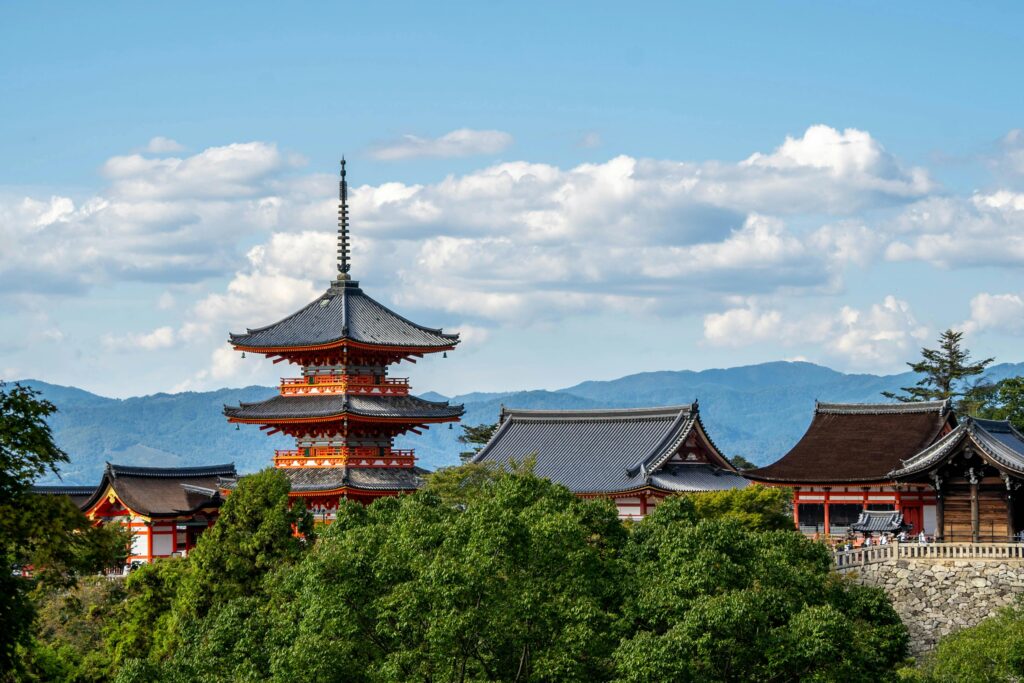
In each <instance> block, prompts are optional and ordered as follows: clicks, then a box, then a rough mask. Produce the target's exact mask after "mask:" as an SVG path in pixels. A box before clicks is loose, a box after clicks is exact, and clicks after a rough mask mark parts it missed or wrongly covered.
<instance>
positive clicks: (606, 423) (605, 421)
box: [473, 403, 749, 519]
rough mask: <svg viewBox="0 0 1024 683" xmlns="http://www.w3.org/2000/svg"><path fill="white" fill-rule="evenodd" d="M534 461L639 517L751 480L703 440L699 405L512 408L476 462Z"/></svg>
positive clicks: (582, 491)
mask: <svg viewBox="0 0 1024 683" xmlns="http://www.w3.org/2000/svg"><path fill="white" fill-rule="evenodd" d="M530 457H533V458H535V465H534V472H535V473H536V474H537V475H538V476H541V477H546V478H548V479H550V480H552V481H554V482H556V483H559V484H563V485H564V486H566V487H567V488H568V489H569V490H570V491H572V492H573V493H575V494H576V495H578V496H581V497H585V498H589V497H598V496H600V497H606V498H611V499H612V500H614V501H615V505H616V506H617V507H618V510H619V517H620V518H622V519H641V518H643V517H644V516H645V515H646V514H647V513H648V512H649V511H650V510H652V509H653V508H654V507H655V506H656V505H657V504H658V502H659V501H661V500H662V499H664V498H665V497H666V496H668V495H672V494H675V493H682V492H693V491H715V490H721V489H733V488H742V487H744V486H747V485H748V483H749V482H747V480H746V479H744V478H743V477H742V476H741V475H739V474H738V473H737V472H736V468H735V467H733V465H732V463H730V462H729V461H728V459H726V457H725V456H724V455H722V453H721V452H720V451H719V450H718V448H717V447H716V446H715V444H714V442H713V441H712V440H711V439H710V438H709V437H708V434H707V430H705V428H704V424H703V423H702V422H701V419H700V411H699V409H698V406H697V404H696V403H693V404H691V405H684V406H674V407H666V408H632V409H622V410H509V409H505V408H503V409H502V411H501V417H500V424H499V426H498V429H497V431H495V433H494V436H493V437H492V438H491V440H490V441H489V442H488V443H487V445H485V446H484V447H483V449H481V450H480V452H479V453H477V454H476V455H475V456H474V458H473V462H478V463H493V464H495V465H497V466H505V465H507V464H509V462H510V461H514V462H522V461H523V460H525V459H526V458H530Z"/></svg>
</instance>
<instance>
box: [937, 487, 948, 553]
mask: <svg viewBox="0 0 1024 683" xmlns="http://www.w3.org/2000/svg"><path fill="white" fill-rule="evenodd" d="M945 538H946V502H945V498H944V497H943V495H942V489H936V490H935V540H937V541H942V540H943V539H945Z"/></svg>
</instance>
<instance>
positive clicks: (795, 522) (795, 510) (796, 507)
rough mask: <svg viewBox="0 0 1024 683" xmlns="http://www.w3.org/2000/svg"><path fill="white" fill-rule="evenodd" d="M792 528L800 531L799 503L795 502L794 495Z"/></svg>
mask: <svg viewBox="0 0 1024 683" xmlns="http://www.w3.org/2000/svg"><path fill="white" fill-rule="evenodd" d="M793 526H794V527H796V528H797V529H800V503H798V502H796V494H793Z"/></svg>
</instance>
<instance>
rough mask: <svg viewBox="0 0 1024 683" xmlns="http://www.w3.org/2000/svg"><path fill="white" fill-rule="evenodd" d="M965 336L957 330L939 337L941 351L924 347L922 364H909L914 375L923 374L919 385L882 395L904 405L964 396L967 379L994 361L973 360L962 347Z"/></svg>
mask: <svg viewBox="0 0 1024 683" xmlns="http://www.w3.org/2000/svg"><path fill="white" fill-rule="evenodd" d="M963 336H964V333H963V332H957V331H954V330H946V331H945V332H943V333H942V334H941V335H940V336H939V348H937V349H929V348H923V349H921V360H920V361H918V362H916V363H907V365H909V366H910V368H911V369H912V370H913V371H914V372H916V373H917V374H919V375H922V377H921V379H920V380H918V382H917V384H915V385H914V386H910V387H902V388H901V391H902V392H903V394H896V393H894V392H891V391H883V392H882V395H883V396H885V397H886V398H894V399H897V400H899V401H903V402H905V403H911V402H916V401H941V400H945V399H955V398H958V397H962V396H964V395H965V394H966V393H967V391H968V390H969V387H967V386H966V380H968V379H969V378H971V377H976V376H978V375H980V374H982V373H983V372H985V368H987V367H988V366H989V365H990V364H991V363H992V361H993V360H995V359H994V358H985V359H982V360H980V361H972V360H971V354H970V352H969V351H968V350H967V349H966V348H964V347H963V344H962V342H963Z"/></svg>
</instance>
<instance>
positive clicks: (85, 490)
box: [32, 484, 96, 508]
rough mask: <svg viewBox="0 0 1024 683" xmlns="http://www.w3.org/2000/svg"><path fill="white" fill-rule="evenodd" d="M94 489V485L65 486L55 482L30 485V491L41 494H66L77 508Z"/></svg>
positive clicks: (87, 498)
mask: <svg viewBox="0 0 1024 683" xmlns="http://www.w3.org/2000/svg"><path fill="white" fill-rule="evenodd" d="M95 491H96V487H95V486H65V485H63V484H56V485H46V486H33V487H32V493H38V494H39V495H41V496H67V497H68V498H69V499H70V500H71V502H72V503H74V505H75V507H78V508H81V507H82V505H83V504H84V503H85V502H86V501H87V500H89V498H90V497H91V496H92V494H93V492H95Z"/></svg>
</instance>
